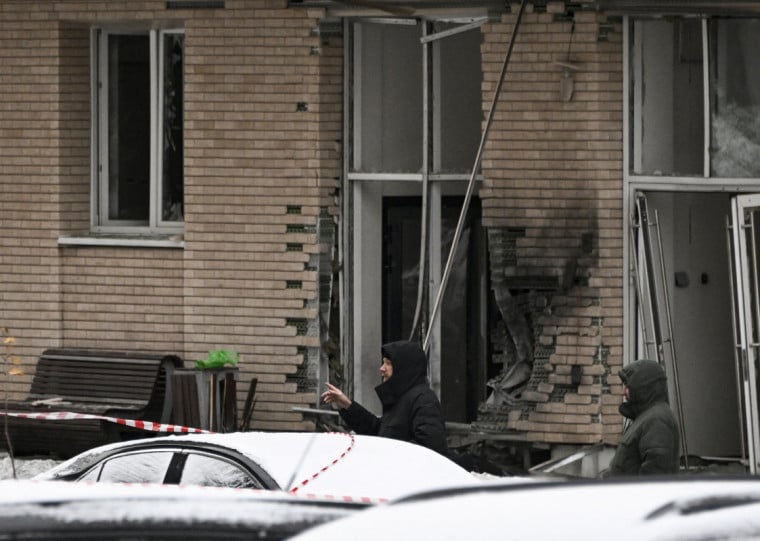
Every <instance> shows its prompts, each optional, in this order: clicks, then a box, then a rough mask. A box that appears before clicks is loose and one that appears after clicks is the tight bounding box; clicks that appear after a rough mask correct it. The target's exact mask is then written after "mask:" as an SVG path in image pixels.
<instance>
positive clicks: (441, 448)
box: [322, 341, 449, 457]
mask: <svg viewBox="0 0 760 541" xmlns="http://www.w3.org/2000/svg"><path fill="white" fill-rule="evenodd" d="M381 351H382V355H383V361H382V364H381V366H380V376H381V378H382V383H381V384H380V385H378V386H377V387H375V392H376V393H377V396H378V398H380V402H381V404H382V407H383V414H382V416H381V417H377V416H376V415H374V414H373V413H371V412H370V411H368V410H367V409H366V408H364V407H363V406H362V405H360V404H359V403H357V402H354V401H352V400H351V399H349V398H348V397H347V396H346V395H345V394H343V392H342V391H341V390H340V389H338V388H337V387H335V386H334V385H331V384H329V383H328V384H327V391H325V392H324V393H323V394H322V400H323V401H324V402H325V403H327V404H335V405H336V406H338V408H339V413H340V416H341V418H342V419H343V420H344V421H345V423H346V425H348V427H349V428H350V429H351V430H353V431H354V432H356V433H357V434H369V435H373V436H383V437H387V438H394V439H397V440H404V441H408V442H412V443H417V444H419V445H423V446H425V447H428V448H430V449H432V450H434V451H437V452H439V453H440V454H442V455H444V456H446V457H448V456H449V450H448V446H447V444H446V428H445V425H444V422H443V415H442V414H441V404H440V402H439V401H438V397H437V396H436V395H435V393H434V392H433V390H432V389H431V388H430V386H429V385H428V381H427V356H426V355H425V352H424V350H423V349H422V348H421V347H420V345H419V344H417V343H416V342H409V341H399V342H391V343H388V344H385V345H383V346H382V348H381Z"/></svg>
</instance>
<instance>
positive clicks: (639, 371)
mask: <svg viewBox="0 0 760 541" xmlns="http://www.w3.org/2000/svg"><path fill="white" fill-rule="evenodd" d="M619 374H620V379H621V380H623V384H624V385H627V386H628V401H627V402H623V403H622V404H621V405H620V413H622V414H623V415H625V416H626V417H628V418H629V419H635V418H636V417H638V416H639V414H641V412H643V411H645V410H647V409H649V408H650V407H651V406H652V405H653V404H655V403H656V402H667V401H668V382H667V378H666V377H665V371H664V370H663V369H662V367H661V366H660V365H659V364H658V363H657V362H655V361H649V360H643V359H642V360H638V361H633V362H632V363H631V364H629V365H628V366H626V367H625V368H623V369H622V370H621V371H620V372H619Z"/></svg>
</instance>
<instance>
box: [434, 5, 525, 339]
mask: <svg viewBox="0 0 760 541" xmlns="http://www.w3.org/2000/svg"><path fill="white" fill-rule="evenodd" d="M525 3H526V2H525V0H521V2H520V9H519V11H518V12H517V19H516V20H515V26H514V28H513V29H512V36H511V38H510V40H509V47H508V48H507V54H506V56H505V57H504V63H503V64H502V67H501V73H500V75H499V80H498V82H497V84H496V89H495V90H494V94H493V99H492V100H491V108H490V110H489V111H488V116H487V117H486V125H485V127H484V128H483V133H482V135H481V137H480V145H479V146H478V152H477V155H476V156H475V163H474V164H473V166H472V171H471V173H470V180H469V182H468V184H467V193H466V194H465V197H464V203H463V204H462V211H461V212H460V213H459V221H458V222H457V228H456V230H455V231H454V238H453V239H452V241H451V250H449V257H448V259H447V260H446V267H445V268H444V270H443V276H442V277H441V285H440V286H439V288H438V293H437V294H436V297H435V303H434V304H433V311H432V312H431V314H430V321H429V325H428V332H427V334H426V335H425V341H424V342H423V346H422V347H423V349H424V350H425V352H427V351H428V348H429V346H430V334H431V332H432V329H433V325H434V324H435V320H436V318H437V317H438V312H439V311H440V305H441V300H442V299H443V293H444V292H445V291H446V285H447V283H448V281H449V274H451V268H452V266H453V263H454V254H455V253H456V249H457V246H458V244H459V238H460V237H461V236H462V229H463V228H464V220H465V217H466V216H467V211H468V209H469V207H470V199H472V192H473V189H474V187H475V176H476V175H477V173H478V169H480V162H481V160H482V159H483V150H484V148H485V144H486V140H487V139H488V132H489V131H490V129H491V124H492V123H493V117H494V113H495V112H496V103H497V101H498V99H499V94H501V87H502V85H503V83H504V75H505V74H506V72H507V66H508V65H509V59H510V57H511V56H512V49H513V48H514V45H515V39H516V37H517V30H518V29H519V28H520V22H521V21H522V15H523V12H524V11H525Z"/></svg>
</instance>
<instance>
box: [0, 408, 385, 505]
mask: <svg viewBox="0 0 760 541" xmlns="http://www.w3.org/2000/svg"><path fill="white" fill-rule="evenodd" d="M2 415H7V416H8V417H18V418H22V419H38V420H42V421H75V420H82V419H84V420H99V421H107V422H111V423H116V424H120V425H124V426H129V427H132V428H138V429H141V430H148V431H152V432H167V433H173V434H213V432H212V431H210V430H204V429H202V428H193V427H189V426H181V425H171V424H163V423H154V422H153V421H141V420H139V419H124V418H121V417H107V416H105V415H93V414H90V413H74V412H70V411H51V412H47V413H27V412H10V411H9V412H6V411H0V416H2ZM333 434H335V435H341V436H347V437H349V438H350V443H349V445H348V447H347V448H346V450H345V451H343V452H342V453H341V454H340V456H338V458H336V459H334V460H332V461H331V462H330V463H329V464H327V465H326V466H324V467H323V468H321V469H319V471H317V472H315V473H313V474H312V475H310V476H309V477H307V478H306V479H304V480H303V481H301V482H300V483H297V484H296V486H295V487H293V488H292V489H290V493H291V494H296V493H298V490H299V489H300V488H303V487H305V486H306V485H308V484H309V483H310V482H311V481H313V480H314V479H316V478H317V477H319V476H320V475H321V474H322V473H324V472H325V471H327V470H328V469H330V468H331V467H333V466H335V465H336V464H337V463H338V462H340V461H341V460H342V459H344V458H345V457H346V455H348V453H349V452H351V450H352V449H353V448H354V444H355V439H354V436H353V434H347V433H344V432H333ZM300 496H302V497H305V498H316V499H320V498H321V499H327V500H336V501H338V500H339V501H343V502H348V503H352V502H354V503H355V502H359V503H364V504H377V503H387V502H388V499H387V498H371V497H366V496H359V497H355V496H331V495H328V494H315V493H300Z"/></svg>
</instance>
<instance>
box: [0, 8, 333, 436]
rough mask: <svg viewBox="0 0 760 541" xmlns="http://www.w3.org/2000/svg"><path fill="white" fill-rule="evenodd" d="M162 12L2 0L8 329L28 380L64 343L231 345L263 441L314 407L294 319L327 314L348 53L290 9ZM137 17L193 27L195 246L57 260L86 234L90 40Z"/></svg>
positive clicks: (16, 388)
mask: <svg viewBox="0 0 760 541" xmlns="http://www.w3.org/2000/svg"><path fill="white" fill-rule="evenodd" d="M165 6H166V2H164V1H143V2H136V1H99V2H96V1H64V2H6V1H2V2H0V31H1V32H0V60H2V61H1V62H0V110H1V111H2V114H1V115H0V159H1V160H2V167H1V168H0V186H1V187H2V188H1V189H2V191H3V197H2V199H0V211H1V212H2V214H0V220H1V223H2V228H1V229H0V263H1V264H2V268H1V269H0V274H2V276H1V277H0V278H2V286H1V289H0V301H2V310H0V324H1V325H5V326H8V327H10V329H11V331H12V333H13V334H14V335H15V336H16V337H17V339H18V348H17V351H18V353H20V354H22V355H23V356H24V359H25V361H26V363H27V369H28V370H27V371H28V373H29V374H31V372H32V371H33V364H34V360H35V359H36V356H37V355H39V353H40V352H41V350H42V349H44V348H47V347H53V346H66V347H103V348H111V349H148V350H155V351H171V352H177V353H179V354H180V355H181V356H182V357H183V358H185V359H186V360H187V361H189V362H193V361H194V360H195V359H198V358H201V357H203V356H205V354H206V352H207V351H208V350H210V349H214V348H227V349H234V350H236V351H238V352H239V353H240V354H241V357H242V364H241V382H240V389H239V398H240V400H239V404H240V405H241V406H242V399H243V398H244V397H245V392H246V390H247V385H248V381H249V380H250V378H252V377H257V378H258V379H259V386H258V393H257V396H258V400H257V404H256V411H255V414H254V422H253V426H254V428H266V429H299V428H309V427H310V426H311V425H310V423H309V422H307V421H304V420H303V418H302V416H301V414H297V413H294V412H292V410H291V407H292V406H294V405H305V404H308V403H311V402H312V401H313V400H315V398H316V397H315V395H314V393H310V394H309V393H298V392H297V386H296V384H295V383H291V382H287V381H286V378H287V376H288V375H289V374H293V373H295V372H296V370H297V369H298V367H299V366H300V365H301V364H302V363H303V360H304V355H303V351H304V349H303V348H304V347H318V346H319V337H314V336H305V335H302V334H300V333H299V332H298V330H297V328H296V327H295V326H294V325H293V323H292V322H293V321H294V320H295V321H298V320H303V319H305V320H310V319H314V318H315V317H316V313H315V309H314V308H311V307H309V303H311V304H312V305H313V304H314V303H313V301H314V300H315V299H316V296H317V294H318V291H317V272H318V269H315V268H313V265H311V266H310V265H309V262H310V261H311V259H310V258H311V256H312V254H315V253H318V252H319V251H320V250H321V249H323V247H320V246H319V245H317V242H316V239H317V237H316V227H317V222H318V218H319V216H320V214H321V212H322V211H323V209H325V210H327V211H329V212H331V213H333V214H335V211H336V202H335V195H336V194H335V189H336V187H337V177H338V174H339V170H340V161H339V159H340V142H339V139H340V129H341V104H342V102H341V100H342V97H341V93H342V86H341V84H342V83H341V80H340V76H341V69H342V67H341V63H342V56H341V52H340V51H341V44H340V43H326V42H325V43H323V42H322V40H320V37H319V35H318V32H315V29H316V28H317V21H318V17H319V15H320V14H321V12H320V11H319V10H314V11H310V10H300V9H286V2H285V1H284V0H278V1H267V0H254V1H250V0H246V1H243V0H239V1H236V0H227V1H226V8H225V9H223V10H177V11H174V10H172V11H167V10H166V7H165ZM128 21H133V22H135V21H144V22H150V21H162V22H166V21H175V22H177V23H178V24H181V25H182V26H183V27H184V29H185V40H186V41H185V43H186V53H185V54H186V56H185V62H186V65H185V76H186V82H185V85H186V86H185V248H184V250H180V249H166V248H139V247H137V248H116V247H60V248H59V247H58V245H57V239H58V236H59V234H61V233H67V234H69V233H75V232H78V231H82V230H85V229H87V227H88V224H89V212H90V193H89V191H90V129H89V126H90V83H89V77H90V75H89V29H90V27H91V26H92V25H96V24H99V23H114V22H128ZM299 109H306V110H299ZM294 284H300V287H293V285H294ZM28 380H29V376H28V375H27V377H25V378H20V379H18V381H17V382H16V383H15V384H14V385H13V386H12V387H11V390H12V392H13V393H14V395H19V396H20V395H22V394H23V393H24V392H25V389H26V388H25V385H26V384H27V382H28Z"/></svg>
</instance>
